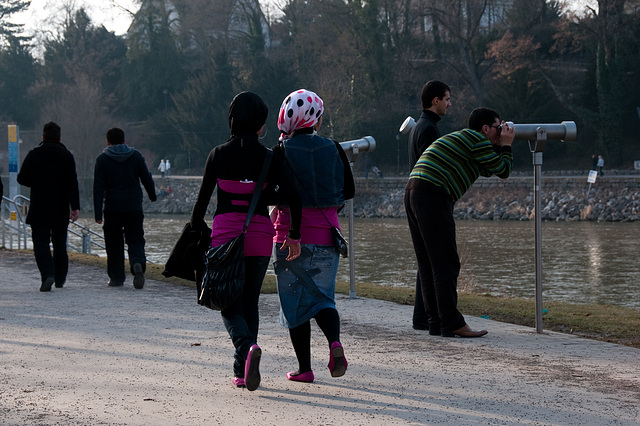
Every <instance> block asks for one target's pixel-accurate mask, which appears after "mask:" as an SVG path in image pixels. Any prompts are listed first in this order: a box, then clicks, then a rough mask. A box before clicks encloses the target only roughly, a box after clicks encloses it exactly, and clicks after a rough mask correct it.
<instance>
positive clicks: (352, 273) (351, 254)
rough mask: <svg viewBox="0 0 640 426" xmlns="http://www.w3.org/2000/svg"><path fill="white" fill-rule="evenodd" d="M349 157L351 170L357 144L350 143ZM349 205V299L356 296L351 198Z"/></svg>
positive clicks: (357, 152) (356, 154)
mask: <svg viewBox="0 0 640 426" xmlns="http://www.w3.org/2000/svg"><path fill="white" fill-rule="evenodd" d="M351 153H352V154H351V158H350V159H349V166H351V171H352V172H353V163H355V162H356V157H357V156H358V154H359V153H360V150H359V149H358V145H357V144H355V143H354V144H352V145H351ZM347 204H348V205H349V297H350V298H351V299H355V298H356V267H355V253H354V237H353V234H354V232H353V227H354V224H353V199H351V200H347Z"/></svg>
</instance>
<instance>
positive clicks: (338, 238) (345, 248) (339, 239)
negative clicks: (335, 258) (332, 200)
mask: <svg viewBox="0 0 640 426" xmlns="http://www.w3.org/2000/svg"><path fill="white" fill-rule="evenodd" d="M321 211H322V210H321ZM323 216H324V213H323ZM325 219H326V216H325ZM327 222H328V220H327ZM332 229H333V245H334V246H335V247H336V249H337V250H338V253H340V255H341V256H342V257H344V258H347V257H349V244H348V243H347V240H345V239H344V237H343V236H342V232H340V229H338V228H336V227H335V226H333V227H332Z"/></svg>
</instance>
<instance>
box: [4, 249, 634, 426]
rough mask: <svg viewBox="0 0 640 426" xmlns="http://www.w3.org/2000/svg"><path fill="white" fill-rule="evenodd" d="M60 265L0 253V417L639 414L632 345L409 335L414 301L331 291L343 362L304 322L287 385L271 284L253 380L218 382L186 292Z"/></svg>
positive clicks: (223, 370) (93, 421)
mask: <svg viewBox="0 0 640 426" xmlns="http://www.w3.org/2000/svg"><path fill="white" fill-rule="evenodd" d="M106 283H107V277H106V273H105V271H104V270H101V269H98V268H94V267H88V266H84V265H79V264H71V266H70V271H69V278H68V281H67V284H66V285H65V287H64V288H63V289H56V288H54V289H53V290H52V291H51V292H50V293H41V292H39V291H38V289H39V285H40V284H39V275H38V272H37V269H36V266H35V262H34V260H33V258H32V256H30V255H25V254H19V253H14V252H8V251H6V250H0V424H2V425H25V424H26V425H53V424H60V425H114V424H115V425H200V424H221V425H234V424H255V425H343V424H348V425H369V424H376V425H390V424H400V425H405V424H450V425H475V424H483V425H532V424H533V425H549V424H553V425H640V350H638V349H633V348H628V347H624V346H618V345H613V344H608V343H602V342H598V341H592V340H587V339H581V338H578V337H575V336H571V335H565V334H559V333H552V332H550V333H545V334H536V333H535V332H534V330H532V329H530V328H526V327H520V326H515V325H510V324H504V323H499V322H495V321H491V320H486V319H482V318H474V317H469V318H468V321H469V323H470V324H471V326H472V327H474V328H486V329H488V330H489V334H488V335H487V336H486V337H484V338H481V339H460V338H455V339H445V338H442V337H434V336H429V335H428V334H427V333H425V332H418V331H414V330H413V329H411V327H410V317H411V311H412V308H411V307H410V306H400V305H396V304H393V303H388V302H381V301H376V300H371V299H362V298H358V299H349V298H347V297H340V298H339V300H338V309H339V311H340V315H341V318H342V342H343V344H344V346H345V355H346V357H347V360H348V361H349V368H348V371H347V373H346V375H345V376H344V377H341V378H337V379H334V378H332V377H331V376H330V374H329V371H328V369H327V368H326V364H327V362H328V346H327V343H326V341H324V338H323V337H322V336H321V333H320V331H319V330H318V329H317V327H316V326H315V324H314V325H313V328H312V330H313V338H314V339H313V343H312V355H313V366H314V372H315V375H316V381H315V383H313V384H302V383H294V382H290V381H288V380H287V379H286V377H285V374H286V372H287V371H290V370H292V369H295V367H296V365H295V357H294V354H293V350H292V348H291V344H290V342H289V338H288V333H287V331H286V330H285V329H283V328H281V327H280V326H279V325H278V324H277V314H278V300H277V296H275V295H266V296H263V297H262V298H261V305H260V309H261V329H260V337H259V343H260V345H261V347H262V349H263V354H264V355H263V358H262V362H261V372H262V384H261V386H260V388H258V389H257V390H256V391H254V392H249V391H247V390H246V389H238V388H235V387H234V386H233V385H232V384H231V375H232V369H231V364H232V354H233V349H232V345H231V342H230V340H229V338H228V335H227V333H226V331H225V329H224V326H223V324H222V320H221V319H220V315H219V313H217V312H213V311H209V310H207V309H205V308H203V307H200V306H198V305H197V304H196V301H195V293H194V290H193V289H189V288H183V287H176V286H172V285H168V284H166V283H163V282H157V281H149V280H148V281H147V284H146V285H145V287H144V289H143V290H134V289H133V286H132V284H131V282H128V283H127V284H126V285H125V287H123V288H109V287H107V285H106Z"/></svg>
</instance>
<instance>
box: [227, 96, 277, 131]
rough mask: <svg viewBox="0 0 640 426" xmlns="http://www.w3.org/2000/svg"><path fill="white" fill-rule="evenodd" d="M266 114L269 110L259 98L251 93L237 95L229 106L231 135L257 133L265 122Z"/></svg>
mask: <svg viewBox="0 0 640 426" xmlns="http://www.w3.org/2000/svg"><path fill="white" fill-rule="evenodd" d="M268 114H269V108H267V105H266V104H265V103H264V101H263V100H262V98H261V97H260V96H258V95H256V94H255V93H252V92H240V93H238V94H237V95H236V96H235V97H234V98H233V101H231V105H229V129H231V134H232V135H235V136H239V135H242V134H245V133H253V134H255V133H257V132H258V130H260V128H261V127H262V126H264V123H265V122H266V121H267V115H268Z"/></svg>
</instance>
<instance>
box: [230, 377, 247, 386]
mask: <svg viewBox="0 0 640 426" xmlns="http://www.w3.org/2000/svg"><path fill="white" fill-rule="evenodd" d="M231 382H232V383H233V385H234V386H237V387H239V388H243V387H245V384H244V378H242V377H234V378H233V380H231Z"/></svg>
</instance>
